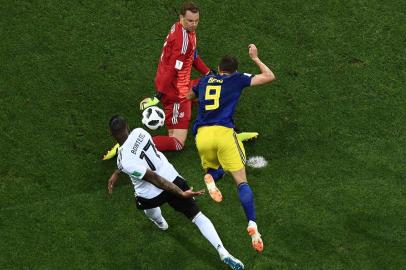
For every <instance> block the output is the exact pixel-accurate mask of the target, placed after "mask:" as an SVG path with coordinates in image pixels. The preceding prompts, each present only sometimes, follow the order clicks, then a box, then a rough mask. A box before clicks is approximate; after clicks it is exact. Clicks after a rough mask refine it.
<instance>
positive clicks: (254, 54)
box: [248, 44, 258, 59]
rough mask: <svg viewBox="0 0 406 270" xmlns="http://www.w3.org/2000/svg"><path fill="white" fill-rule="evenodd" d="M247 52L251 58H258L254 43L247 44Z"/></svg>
mask: <svg viewBox="0 0 406 270" xmlns="http://www.w3.org/2000/svg"><path fill="white" fill-rule="evenodd" d="M248 54H249V55H250V57H251V59H254V58H258V49H257V46H255V44H250V45H248Z"/></svg>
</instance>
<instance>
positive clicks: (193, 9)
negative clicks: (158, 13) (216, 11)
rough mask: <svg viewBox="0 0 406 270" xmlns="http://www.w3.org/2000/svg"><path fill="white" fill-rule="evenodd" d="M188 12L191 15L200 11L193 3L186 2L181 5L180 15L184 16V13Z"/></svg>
mask: <svg viewBox="0 0 406 270" xmlns="http://www.w3.org/2000/svg"><path fill="white" fill-rule="evenodd" d="M188 10H189V11H190V12H192V13H198V12H199V11H200V10H199V7H198V6H197V5H196V4H195V3H193V2H186V3H183V4H182V6H181V7H180V14H181V15H182V16H185V14H186V11H188Z"/></svg>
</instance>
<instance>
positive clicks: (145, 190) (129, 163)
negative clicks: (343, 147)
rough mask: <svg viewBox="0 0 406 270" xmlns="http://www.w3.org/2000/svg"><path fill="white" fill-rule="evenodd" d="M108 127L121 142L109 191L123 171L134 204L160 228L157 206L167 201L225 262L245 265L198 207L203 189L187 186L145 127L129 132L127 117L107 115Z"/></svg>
mask: <svg viewBox="0 0 406 270" xmlns="http://www.w3.org/2000/svg"><path fill="white" fill-rule="evenodd" d="M109 128H110V133H111V135H112V136H113V137H114V138H115V139H116V141H117V142H118V143H119V144H120V145H121V146H120V148H119V149H118V156H117V167H118V170H116V171H115V172H114V173H113V175H112V176H111V177H110V179H109V181H108V189H109V192H110V193H111V192H112V191H113V186H114V184H115V182H116V181H117V179H118V176H119V174H120V172H121V171H123V172H125V173H126V174H128V175H129V176H130V178H131V181H132V183H133V185H134V191H135V199H136V205H137V208H138V209H141V210H144V213H145V215H146V216H147V217H148V218H149V219H150V220H151V221H152V222H153V223H154V224H155V225H157V226H158V228H159V229H161V230H167V229H168V223H167V222H166V220H165V219H164V217H163V216H162V213H161V208H160V206H161V205H162V204H164V203H165V202H167V203H168V204H169V205H170V206H171V207H172V208H174V209H175V210H176V211H179V212H181V213H183V214H184V215H185V216H186V217H187V218H189V219H190V220H191V221H192V222H193V223H194V224H195V225H196V226H197V227H198V228H199V230H200V232H201V233H202V234H203V236H204V237H205V238H206V239H207V240H208V241H209V242H210V243H211V244H212V245H213V247H214V248H215V249H216V250H217V252H218V254H219V256H220V259H221V260H222V261H223V262H224V263H225V264H227V265H228V266H230V267H231V268H232V269H236V270H240V269H244V265H243V264H242V262H241V261H239V260H238V259H236V258H234V257H233V256H232V255H230V253H229V252H228V251H227V250H226V249H225V247H224V246H223V243H222V242H221V239H220V237H219V236H218V234H217V231H216V229H215V228H214V226H213V223H212V222H211V221H210V219H208V218H207V217H206V216H205V215H204V214H203V213H202V212H201V211H200V210H199V207H198V206H197V204H196V202H195V200H194V197H196V196H200V195H202V194H203V193H204V190H201V191H197V192H194V191H193V190H192V189H191V188H189V186H188V184H187V182H186V181H185V180H184V179H183V178H182V177H181V176H180V175H179V173H178V172H177V171H176V169H175V168H174V167H173V166H172V164H171V163H169V162H168V160H167V159H166V157H165V156H164V155H163V154H162V153H161V152H159V151H157V150H156V148H155V145H154V143H153V142H152V138H151V135H150V134H149V133H148V132H147V131H145V130H144V129H142V128H136V129H134V130H133V131H131V133H130V131H129V128H128V124H127V122H126V120H125V119H124V118H123V117H121V116H118V115H117V116H113V117H112V118H111V119H110V122H109Z"/></svg>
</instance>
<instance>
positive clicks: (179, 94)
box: [140, 3, 210, 151]
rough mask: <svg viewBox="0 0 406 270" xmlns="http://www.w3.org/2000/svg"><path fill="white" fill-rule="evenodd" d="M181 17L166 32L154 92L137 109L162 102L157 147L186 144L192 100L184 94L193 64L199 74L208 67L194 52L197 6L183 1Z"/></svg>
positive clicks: (171, 148) (189, 84)
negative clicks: (162, 129) (161, 130)
mask: <svg viewBox="0 0 406 270" xmlns="http://www.w3.org/2000/svg"><path fill="white" fill-rule="evenodd" d="M179 18H180V20H179V21H178V22H176V23H175V24H174V25H173V26H172V28H171V30H170V32H169V34H168V35H167V37H166V39H165V42H164V46H163V48H162V53H161V56H160V59H159V64H158V70H157V73H156V76H155V88H156V90H157V94H156V96H155V97H154V98H152V99H151V98H146V99H144V100H143V101H142V102H141V104H140V109H141V110H144V109H145V108H147V107H149V106H152V105H156V104H157V103H158V102H159V101H161V102H162V105H163V108H164V111H165V124H166V127H167V128H168V136H154V137H153V141H154V143H155V145H156V147H157V149H159V150H160V151H178V150H181V149H182V148H183V146H184V144H185V140H186V136H187V133H188V128H189V122H190V118H191V110H192V103H191V101H190V100H189V99H187V98H186V96H187V94H188V93H189V91H190V89H191V87H192V86H193V85H194V84H196V83H197V81H198V79H197V80H190V73H191V71H192V66H193V67H194V68H195V69H196V70H197V71H198V72H199V73H200V74H202V75H207V74H208V73H210V69H209V68H208V67H207V66H206V64H205V63H204V62H203V60H202V59H201V58H200V56H199V55H198V53H197V37H196V28H197V25H198V24H199V8H198V6H196V5H195V4H194V3H184V4H183V5H182V7H181V10H180V15H179Z"/></svg>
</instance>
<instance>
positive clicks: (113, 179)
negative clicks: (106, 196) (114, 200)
mask: <svg viewBox="0 0 406 270" xmlns="http://www.w3.org/2000/svg"><path fill="white" fill-rule="evenodd" d="M120 172H121V171H120V170H118V169H117V170H115V171H114V172H113V174H112V175H111V176H110V178H109V180H108V184H107V188H108V189H109V193H110V194H111V193H112V192H113V187H114V184H115V183H116V181H117V179H118V176H119V175H120Z"/></svg>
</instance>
